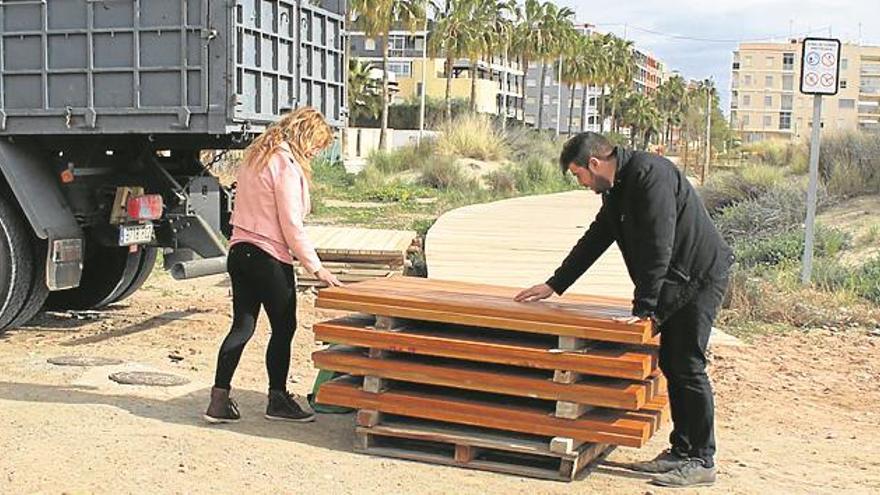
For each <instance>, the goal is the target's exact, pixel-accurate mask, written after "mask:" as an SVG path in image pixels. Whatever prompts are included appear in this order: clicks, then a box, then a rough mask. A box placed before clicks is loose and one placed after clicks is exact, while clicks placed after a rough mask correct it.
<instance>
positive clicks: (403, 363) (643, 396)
mask: <svg viewBox="0 0 880 495" xmlns="http://www.w3.org/2000/svg"><path fill="white" fill-rule="evenodd" d="M312 360H313V361H314V363H315V366H316V367H318V368H320V369H325V370H333V371H339V372H343V373H349V374H352V375H356V376H365V377H366V378H365V379H364V390H367V391H370V392H375V391H376V390H375V387H372V386H371V388H369V389H368V387H367V382H368V380H370V381H372V380H373V379H375V378H374V377H380V379H391V380H401V381H407V382H412V383H424V384H428V385H437V386H443V387H452V388H461V389H466V390H477V391H482V392H491V393H498V394H506V395H513V396H519V397H533V398H539V399H547V400H554V401H561V403H563V404H569V403H570V404H572V406H571V409H572V410H577V411H580V412H579V413H578V414H577V415H574V416H573V414H574V413H570V414H567V415H562V416H560V417H565V418H569V419H574V418H576V417H579V416H580V415H581V414H582V413H583V412H584V411H585V409H584V408H582V407H580V406H581V405H592V406H600V407H610V408H616V409H627V410H638V409H640V408H642V407H643V406H644V405H645V404H646V403H647V401H649V400H651V399H653V398H654V394H655V393H656V390H657V388H658V387H657V384H656V383H654V382H657V381H658V380H659V376H655V377H652V378H650V379H649V380H646V381H642V382H639V381H630V380H620V379H613V378H588V379H583V380H582V381H580V382H578V383H572V384H561V383H555V382H553V381H551V380H548V379H546V378H540V377H536V376H535V375H534V374H531V375H526V374H523V371H522V370H519V372H517V369H516V368H511V369H509V370H503V369H497V368H496V369H493V370H490V371H482V370H480V369H479V368H478V367H476V366H474V365H472V364H471V365H470V366H468V365H467V363H463V362H454V361H447V362H442V363H441V362H438V360H436V359H435V360H431V361H428V362H414V361H412V360H408V359H405V358H400V357H387V358H384V359H371V358H369V357H366V356H364V355H363V353H362V352H361V351H358V350H354V351H352V350H346V349H341V350H340V349H333V350H324V351H317V352H315V353H314V354H312ZM649 394H650V395H649Z"/></svg>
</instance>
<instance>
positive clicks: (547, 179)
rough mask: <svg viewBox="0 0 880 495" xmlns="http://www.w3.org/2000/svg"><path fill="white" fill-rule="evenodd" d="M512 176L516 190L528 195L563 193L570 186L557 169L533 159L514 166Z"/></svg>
mask: <svg viewBox="0 0 880 495" xmlns="http://www.w3.org/2000/svg"><path fill="white" fill-rule="evenodd" d="M512 175H513V177H514V179H515V180H516V189H517V190H518V191H520V192H523V193H528V194H537V193H548V192H557V191H564V190H566V189H569V188H570V186H571V183H570V182H569V181H568V180H566V179H565V176H564V175H562V173H561V172H560V170H559V167H556V166H554V165H552V164H550V163H547V162H546V161H542V160H537V159H534V158H532V159H529V160H528V161H526V162H525V163H518V164H516V165H514V166H513V167H512Z"/></svg>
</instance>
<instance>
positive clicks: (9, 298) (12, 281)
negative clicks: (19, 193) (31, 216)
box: [0, 197, 34, 333]
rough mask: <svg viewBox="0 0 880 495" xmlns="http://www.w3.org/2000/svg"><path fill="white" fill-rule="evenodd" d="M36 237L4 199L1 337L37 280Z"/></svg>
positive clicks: (0, 215)
mask: <svg viewBox="0 0 880 495" xmlns="http://www.w3.org/2000/svg"><path fill="white" fill-rule="evenodd" d="M32 235H33V234H31V232H30V230H29V228H28V227H27V225H25V223H24V220H23V219H22V216H21V214H20V213H19V211H18V210H17V209H16V208H15V207H13V206H12V205H11V204H10V203H9V202H8V201H7V200H6V198H4V197H0V333H2V332H3V331H4V330H6V329H7V328H9V326H10V323H12V320H14V319H15V317H16V316H18V314H19V312H21V309H22V308H23V307H24V305H25V303H26V302H27V299H28V293H29V292H30V289H31V280H32V279H33V276H34V275H33V271H34V258H33V251H32V247H31V236H32Z"/></svg>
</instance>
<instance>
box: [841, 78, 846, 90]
mask: <svg viewBox="0 0 880 495" xmlns="http://www.w3.org/2000/svg"><path fill="white" fill-rule="evenodd" d="M840 89H846V79H841V80H840Z"/></svg>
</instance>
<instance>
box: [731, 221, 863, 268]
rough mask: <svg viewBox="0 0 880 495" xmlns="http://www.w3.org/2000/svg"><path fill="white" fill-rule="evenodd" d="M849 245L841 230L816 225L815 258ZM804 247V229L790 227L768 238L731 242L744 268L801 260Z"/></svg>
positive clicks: (847, 238)
mask: <svg viewBox="0 0 880 495" xmlns="http://www.w3.org/2000/svg"><path fill="white" fill-rule="evenodd" d="M848 244H849V236H847V234H845V233H844V232H841V231H839V230H835V229H832V228H827V227H824V226H822V225H818V226H817V229H816V237H815V241H814V243H813V245H814V254H815V256H816V257H817V258H822V257H828V258H833V257H834V256H836V255H837V254H838V253H840V251H842V250H843V249H844V248H846V247H847V246H848ZM803 249H804V231H803V230H802V229H792V230H789V231H786V232H783V233H780V234H776V235H774V236H771V237H767V238H751V237H745V238H741V239H738V240H736V241H735V242H734V251H735V253H736V259H737V261H738V263H739V264H740V265H742V266H744V267H753V266H756V265H778V264H780V263H782V262H784V261H797V260H800V259H801V256H802V254H803Z"/></svg>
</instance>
